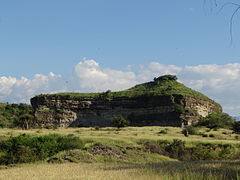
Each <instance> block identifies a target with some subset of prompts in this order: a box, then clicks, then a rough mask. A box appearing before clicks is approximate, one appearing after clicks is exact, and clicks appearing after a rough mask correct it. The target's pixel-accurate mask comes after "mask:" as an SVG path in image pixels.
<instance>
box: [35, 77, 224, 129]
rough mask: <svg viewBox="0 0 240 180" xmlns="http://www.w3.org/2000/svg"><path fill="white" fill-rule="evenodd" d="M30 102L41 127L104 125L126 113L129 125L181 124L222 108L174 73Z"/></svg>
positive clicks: (42, 97) (38, 98) (49, 95)
mask: <svg viewBox="0 0 240 180" xmlns="http://www.w3.org/2000/svg"><path fill="white" fill-rule="evenodd" d="M31 104H32V106H33V108H34V111H35V118H36V122H38V123H39V124H40V125H41V126H43V127H44V126H59V127H68V126H72V127H82V126H83V127H88V126H100V127H106V126H111V119H112V117H114V116H123V117H125V118H126V119H127V120H129V121H130V126H176V127H180V126H183V125H189V124H191V123H192V122H195V121H198V120H199V119H200V118H201V117H205V116H207V115H208V114H210V113H213V112H221V111H222V108H221V106H220V105H219V104H217V103H215V102H214V101H213V100H211V99H209V98H208V97H207V96H205V95H203V94H201V93H199V92H197V91H194V90H192V89H190V88H187V87H186V86H184V85H183V84H181V83H179V82H177V77H176V76H173V75H165V76H160V77H158V78H154V81H151V82H147V83H143V84H139V85H136V86H135V87H133V88H130V89H127V90H123V91H118V92H111V91H109V90H108V91H106V92H103V93H58V94H45V95H39V96H36V97H34V98H32V99H31Z"/></svg>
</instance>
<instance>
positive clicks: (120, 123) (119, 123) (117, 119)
mask: <svg viewBox="0 0 240 180" xmlns="http://www.w3.org/2000/svg"><path fill="white" fill-rule="evenodd" d="M111 123H112V125H113V126H114V127H117V128H122V127H126V126H128V125H129V121H128V120H127V119H125V118H124V117H123V116H122V115H121V116H113V117H112V120H111Z"/></svg>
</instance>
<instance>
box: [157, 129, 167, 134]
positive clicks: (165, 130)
mask: <svg viewBox="0 0 240 180" xmlns="http://www.w3.org/2000/svg"><path fill="white" fill-rule="evenodd" d="M167 133H168V129H162V130H160V131H159V132H158V134H167Z"/></svg>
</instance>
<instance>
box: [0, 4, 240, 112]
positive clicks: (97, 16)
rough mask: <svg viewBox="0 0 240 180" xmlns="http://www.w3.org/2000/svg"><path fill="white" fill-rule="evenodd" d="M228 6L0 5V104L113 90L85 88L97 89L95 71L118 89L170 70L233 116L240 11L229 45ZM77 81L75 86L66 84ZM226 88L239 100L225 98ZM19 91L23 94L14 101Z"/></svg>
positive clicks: (239, 55)
mask: <svg viewBox="0 0 240 180" xmlns="http://www.w3.org/2000/svg"><path fill="white" fill-rule="evenodd" d="M224 2H227V0H221V1H220V0H219V1H218V3H219V6H218V7H214V6H213V5H212V4H211V0H207V3H206V4H205V5H204V4H203V0H197V1H196V0H194V1H193V0H181V1H179V0H121V1H120V0H119V1H117V0H101V1H100V0H40V1H37V0H21V1H19V0H0V64H1V66H0V101H10V102H20V101H25V100H26V99H29V98H30V97H31V96H33V95H36V94H38V93H51V92H59V91H101V90H105V89H109V87H108V86H111V85H112V84H105V85H103V86H102V87H100V86H101V85H102V84H104V83H101V84H99V87H95V86H89V85H88V84H85V83H86V82H93V83H96V82H95V81H94V80H93V79H91V78H93V77H94V78H95V79H99V77H95V76H94V73H95V74H96V72H97V75H99V76H100V77H103V79H102V80H103V82H105V81H106V77H109V78H110V76H111V77H115V78H120V79H121V78H122V81H121V83H119V84H116V85H113V87H114V90H118V89H123V88H128V87H130V86H132V85H134V84H135V83H139V82H143V81H147V80H151V79H152V77H153V76H158V75H162V74H164V73H169V72H170V73H175V74H177V75H178V76H179V77H180V78H179V79H180V81H182V82H184V83H186V84H187V85H189V86H190V87H192V88H194V89H196V90H199V91H201V92H203V93H206V94H207V95H209V96H210V97H211V98H213V99H216V100H219V101H220V102H221V103H223V104H224V103H225V104H224V105H223V106H224V107H226V108H225V109H226V111H227V112H230V113H232V114H236V113H238V112H240V106H239V103H237V102H235V101H236V100H239V101H240V97H239V96H238V94H237V93H236V92H237V89H238V88H239V87H240V82H239V80H238V78H240V65H239V64H238V63H239V60H240V53H239V48H240V33H239V32H240V31H239V30H240V23H239V18H240V13H239V14H237V15H236V17H235V21H234V26H233V27H234V28H233V38H234V39H233V40H234V41H233V44H232V45H231V46H230V45H229V44H230V35H229V20H230V17H231V14H232V12H233V11H234V8H235V7H233V6H227V7H226V8H224V9H223V10H222V11H221V12H220V13H218V10H219V8H220V6H221V4H223V3H224ZM236 2H238V1H236ZM154 63H155V64H154ZM156 63H157V64H156ZM154 65H156V67H158V69H156V67H153V66H154ZM171 65H173V66H174V68H173V67H172V66H171ZM200 65H205V66H200ZM162 67H164V68H165V69H164V68H163V69H162ZM188 67H191V68H190V69H191V70H189V68H188ZM190 71H191V72H190ZM50 72H53V73H50ZM93 72H94V73H93ZM49 73H50V74H49ZM84 73H88V74H84ZM91 73H92V75H93V76H91ZM129 73H130V74H129ZM204 73H205V74H208V75H209V76H211V77H209V78H208V77H205V76H204ZM36 74H38V75H36ZM39 74H40V75H39ZM221 75H223V77H222V76H221ZM126 76H128V79H126V78H125V77H126ZM189 76H191V77H193V78H192V79H189ZM22 77H24V78H22ZM226 77H227V78H226ZM211 78H212V81H211V82H212V85H211V87H210V86H208V85H207V82H208V80H209V79H211ZM73 79H74V80H75V85H72V86H69V85H66V82H71V81H73ZM219 79H224V80H223V81H222V82H221V83H220V81H219ZM55 80H56V81H59V82H60V81H61V82H62V84H61V83H56V82H55ZM107 80H109V79H107ZM47 81H49V82H52V83H53V84H54V83H55V86H54V88H53V87H52V85H49V83H46V82H47ZM53 81H54V82H53ZM64 82H65V84H64ZM110 82H112V83H114V82H116V79H115V81H114V79H111V80H110ZM223 82H224V83H223ZM229 82H232V84H230V83H229ZM41 83H43V84H41ZM44 83H45V84H44ZM37 84H39V86H37ZM76 84H77V85H76ZM199 84H200V85H201V86H200V85H199ZM224 86H226V89H229V88H232V89H233V92H232V94H233V95H234V96H238V97H237V98H234V97H231V98H232V99H231V98H230V97H229V96H227V95H226V94H227V91H226V90H225V91H224V88H223V87H224ZM32 87H34V88H32ZM42 87H44V88H42ZM56 87H58V88H56ZM214 87H215V89H214ZM221 88H222V89H221ZM234 88H235V89H234ZM219 89H221V91H220V90H219ZM16 91H17V92H18V93H20V92H21V93H22V94H18V95H16V96H15V94H14V98H13V93H16ZM26 92H28V93H26ZM234 93H235V94H234ZM216 94H217V95H216ZM228 99H231V101H227V100H228Z"/></svg>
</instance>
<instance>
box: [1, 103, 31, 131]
mask: <svg viewBox="0 0 240 180" xmlns="http://www.w3.org/2000/svg"><path fill="white" fill-rule="evenodd" d="M32 113H33V112H32V106H30V105H27V104H23V103H20V104H5V103H1V104H0V127H2V128H4V127H10V128H12V127H21V128H23V129H28V127H30V126H31V125H32V123H33V116H32Z"/></svg>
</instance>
